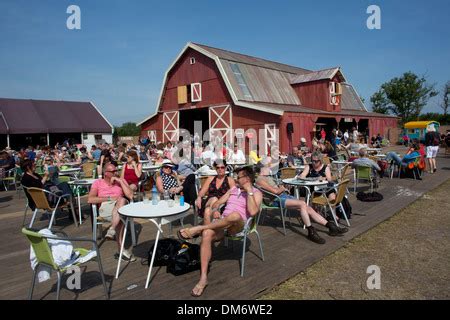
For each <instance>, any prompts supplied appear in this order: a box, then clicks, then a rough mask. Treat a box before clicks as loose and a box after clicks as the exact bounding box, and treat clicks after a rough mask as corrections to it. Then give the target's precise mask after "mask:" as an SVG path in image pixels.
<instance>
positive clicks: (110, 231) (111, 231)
mask: <svg viewBox="0 0 450 320" xmlns="http://www.w3.org/2000/svg"><path fill="white" fill-rule="evenodd" d="M115 236H116V230H114V229H113V228H109V229H108V232H107V233H106V236H105V237H106V239H110V240H114V237H115Z"/></svg>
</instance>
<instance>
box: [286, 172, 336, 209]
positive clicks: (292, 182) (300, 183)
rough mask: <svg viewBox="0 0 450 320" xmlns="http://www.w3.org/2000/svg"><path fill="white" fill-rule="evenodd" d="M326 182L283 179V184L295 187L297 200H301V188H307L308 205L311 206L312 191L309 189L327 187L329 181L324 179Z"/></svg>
mask: <svg viewBox="0 0 450 320" xmlns="http://www.w3.org/2000/svg"><path fill="white" fill-rule="evenodd" d="M323 179H324V180H314V181H311V180H302V179H297V178H289V179H283V180H282V182H283V183H284V184H287V185H291V186H294V187H295V196H296V198H297V199H300V192H299V188H305V189H306V204H309V198H310V193H311V192H310V190H309V187H319V186H325V185H327V184H328V181H327V180H326V179H325V178H323Z"/></svg>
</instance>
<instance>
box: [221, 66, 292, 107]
mask: <svg viewBox="0 0 450 320" xmlns="http://www.w3.org/2000/svg"><path fill="white" fill-rule="evenodd" d="M221 64H222V66H223V69H224V70H225V73H226V76H227V78H228V79H229V81H230V83H231V86H232V87H233V91H234V92H235V94H236V96H237V99H238V100H243V101H263V102H268V103H280V104H296V105H300V104H301V102H300V99H299V97H298V96H297V94H296V93H295V91H294V89H293V88H292V86H291V85H290V83H289V81H290V77H289V73H286V72H282V71H279V70H274V69H267V68H263V67H258V66H254V65H248V64H243V63H238V62H234V61H228V60H223V59H221ZM232 64H237V65H238V67H239V70H240V72H241V74H242V77H243V78H244V80H245V82H246V84H247V87H248V90H249V91H250V94H251V97H249V96H247V95H245V94H244V92H243V91H242V88H241V87H240V86H239V84H238V82H237V79H236V75H235V73H234V72H233V70H232V69H231V65H232Z"/></svg>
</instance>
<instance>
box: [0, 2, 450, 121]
mask: <svg viewBox="0 0 450 320" xmlns="http://www.w3.org/2000/svg"><path fill="white" fill-rule="evenodd" d="M71 4H75V5H78V6H79V7H80V9H81V30H69V29H67V27H66V20H67V18H68V17H69V14H67V13H66V10H67V7H68V6H69V5H71ZM371 4H376V5H378V6H379V7H380V8H381V30H369V29H367V27H366V20H367V18H368V17H369V14H367V13H366V10H367V7H368V6H369V5H371ZM449 12H450V1H448V0H426V1H425V0H420V1H400V0H389V1H366V0H346V1H336V0H332V1H328V0H321V1H302V0H292V1H287V0H277V1H265V0H191V1H178V0H166V1H161V0H158V1H153V0H145V1H144V0H142V1H141V0H129V1H125V0H70V1H67V0H40V1H30V0H29V1H24V0H0V97H6V98H25V99H31V98H32V99H50V100H53V99H55V100H75V101H93V102H94V103H95V104H96V105H97V106H98V107H99V109H100V110H101V111H102V112H103V113H104V114H105V116H106V117H107V118H108V119H109V120H110V122H112V123H113V124H119V125H120V124H122V123H123V122H126V121H140V120H142V119H143V118H145V117H146V116H148V115H150V114H151V113H153V111H154V109H155V106H156V103H157V100H158V95H159V92H160V89H161V84H162V80H163V76H164V73H165V71H166V70H167V68H168V66H169V65H170V64H171V63H172V62H173V60H174V59H175V57H176V56H177V55H178V53H179V52H180V50H181V49H182V48H183V47H184V45H185V44H186V43H187V42H189V41H192V42H197V43H202V44H206V45H210V46H213V47H218V48H222V49H227V50H231V51H236V52H240V53H244V54H248V55H253V56H257V57H261V58H265V59H269V60H274V61H278V62H282V63H286V64H291V65H294V66H299V67H304V68H307V69H322V68H327V67H333V66H341V67H342V68H343V72H344V74H345V75H346V77H347V80H348V81H349V82H350V83H352V84H353V85H354V86H355V88H356V90H357V91H358V93H359V94H360V95H361V96H362V97H364V98H365V99H366V105H367V106H369V99H370V96H371V95H372V94H373V93H374V92H375V91H376V90H377V89H378V88H379V86H380V85H381V84H382V83H384V82H386V81H388V80H390V79H391V78H393V77H396V76H400V75H401V74H402V73H403V72H406V71H413V72H415V73H417V74H419V75H425V76H426V77H427V79H428V81H429V82H430V83H435V84H436V88H437V89H439V90H441V89H442V87H443V85H444V84H445V83H446V82H447V81H448V80H450V63H449V61H450V59H449V58H450V41H449V39H450V19H449V18H448V14H449ZM438 98H439V99H437V98H436V99H433V100H431V101H430V103H429V105H428V106H427V107H426V108H425V110H424V111H425V112H427V111H440V108H439V106H438V104H439V102H440V100H442V98H441V97H440V96H439V97H438Z"/></svg>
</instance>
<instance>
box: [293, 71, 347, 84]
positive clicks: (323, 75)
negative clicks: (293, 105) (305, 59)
mask: <svg viewBox="0 0 450 320" xmlns="http://www.w3.org/2000/svg"><path fill="white" fill-rule="evenodd" d="M338 71H339V67H337V68H329V69H324V70H319V71H313V72H310V73H305V74H300V75H296V76H293V77H292V78H291V84H298V83H305V82H311V81H317V80H325V79H331V78H333V77H334V75H335V74H336V73H337V72H338Z"/></svg>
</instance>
